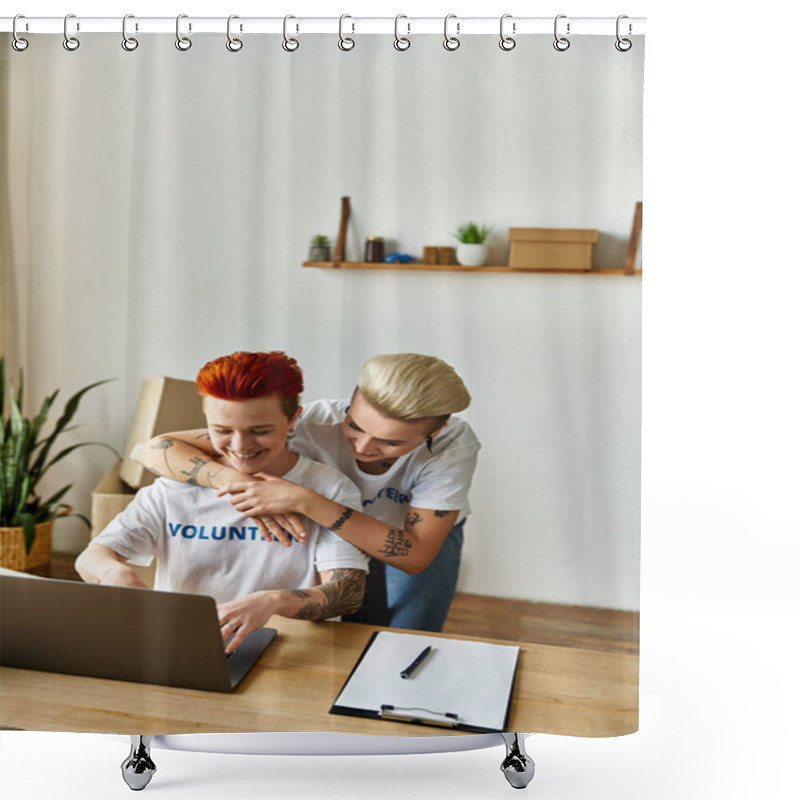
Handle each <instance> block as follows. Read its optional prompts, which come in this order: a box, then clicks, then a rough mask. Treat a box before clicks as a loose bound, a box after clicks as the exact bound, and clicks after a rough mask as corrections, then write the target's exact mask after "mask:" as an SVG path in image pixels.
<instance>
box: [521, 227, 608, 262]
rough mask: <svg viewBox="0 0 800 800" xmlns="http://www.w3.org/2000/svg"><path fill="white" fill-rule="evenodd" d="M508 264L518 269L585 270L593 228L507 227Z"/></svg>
mask: <svg viewBox="0 0 800 800" xmlns="http://www.w3.org/2000/svg"><path fill="white" fill-rule="evenodd" d="M508 240H509V255H508V265H509V266H510V267H517V268H521V269H548V270H570V271H575V270H578V271H588V270H590V269H591V268H592V256H593V254H594V245H595V242H597V231H596V230H581V229H578V228H509V231H508Z"/></svg>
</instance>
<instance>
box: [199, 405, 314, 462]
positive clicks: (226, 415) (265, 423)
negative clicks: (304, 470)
mask: <svg viewBox="0 0 800 800" xmlns="http://www.w3.org/2000/svg"><path fill="white" fill-rule="evenodd" d="M203 410H204V411H205V415H206V421H207V423H208V432H209V435H210V437H211V444H212V445H213V446H214V449H215V450H216V451H217V452H218V453H219V454H220V455H221V456H223V458H224V459H225V462H226V463H227V465H228V466H230V467H233V468H234V469H236V470H239V472H246V473H247V474H248V475H254V474H255V473H257V472H266V473H268V474H270V475H282V474H283V473H285V472H287V471H288V470H289V469H290V468H291V467H292V466H293V465H294V462H295V461H296V460H297V457H296V456H295V455H294V454H293V453H291V452H290V451H289V450H287V449H286V435H287V434H288V433H289V431H290V430H291V429H292V428H293V427H294V423H295V421H296V420H297V417H298V416H299V414H300V409H298V410H297V413H296V414H295V415H294V416H293V417H292V418H291V419H290V418H288V417H287V416H286V414H285V413H284V411H283V409H282V408H281V399H280V397H278V395H275V394H272V395H268V396H267V397H254V398H251V399H248V400H220V399H219V398H218V397H208V396H206V397H204V398H203Z"/></svg>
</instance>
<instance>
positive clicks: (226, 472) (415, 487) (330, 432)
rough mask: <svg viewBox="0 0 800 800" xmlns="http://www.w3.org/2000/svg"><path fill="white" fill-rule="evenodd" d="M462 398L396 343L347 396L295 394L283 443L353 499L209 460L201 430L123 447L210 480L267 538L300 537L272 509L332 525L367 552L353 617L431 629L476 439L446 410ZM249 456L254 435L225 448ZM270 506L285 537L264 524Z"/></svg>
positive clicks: (436, 370) (452, 374)
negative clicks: (348, 483) (356, 498)
mask: <svg viewBox="0 0 800 800" xmlns="http://www.w3.org/2000/svg"><path fill="white" fill-rule="evenodd" d="M469 403H470V396H469V393H468V392H467V389H466V387H465V386H464V383H463V381H462V380H461V378H460V377H459V376H458V374H457V373H456V371H455V370H454V369H453V368H452V367H451V366H450V365H449V364H446V363H445V362H444V361H442V360H441V359H439V358H435V357H433V356H427V355H419V354H416V353H399V354H391V355H379V356H375V357H373V358H371V359H370V360H369V361H367V362H366V364H364V366H363V367H362V369H361V372H360V373H359V377H358V385H357V387H356V389H355V391H354V393H353V396H352V398H351V399H350V400H316V401H314V402H311V403H309V404H308V405H306V406H305V407H304V408H303V411H302V414H301V416H300V418H299V420H298V421H297V423H296V425H295V434H296V435H295V437H294V438H293V439H292V440H291V443H290V449H291V450H292V451H293V452H296V453H300V454H302V455H305V456H307V457H309V458H312V459H314V460H316V461H320V462H322V463H325V464H330V465H331V466H334V467H336V468H337V469H339V470H340V471H341V472H343V473H344V474H345V475H347V476H348V477H349V478H350V479H351V480H353V481H354V483H355V484H356V485H357V486H358V488H359V490H360V491H361V502H362V509H360V510H355V509H352V508H348V507H346V506H344V505H342V504H341V503H337V502H336V501H335V500H331V499H329V498H327V497H324V496H323V495H321V494H318V493H316V492H314V491H312V490H310V489H308V488H307V487H304V486H298V485H297V484H294V483H291V482H290V481H287V480H285V479H283V478H279V477H275V476H272V475H267V474H261V473H258V474H256V475H253V474H246V473H245V472H244V471H241V472H240V471H238V470H237V469H234V468H231V467H229V466H225V465H222V464H220V463H219V462H217V461H215V460H214V455H215V453H214V450H213V448H212V447H211V446H210V441H209V434H208V432H207V431H188V432H183V433H170V434H164V435H162V436H159V437H156V438H155V439H152V440H151V441H150V442H147V443H145V444H142V445H139V446H137V448H136V449H135V450H134V453H133V456H134V458H136V459H137V460H138V461H140V462H141V463H142V464H144V466H146V467H147V468H148V469H151V470H153V471H155V472H157V473H158V474H160V475H164V476H166V477H170V478H173V479H175V480H180V481H184V482H186V481H187V480H188V481H189V482H194V483H197V484H199V485H202V486H209V487H212V488H215V489H217V490H218V494H219V495H220V496H227V497H228V499H229V501H230V503H231V504H232V505H233V506H234V508H236V510H237V511H239V512H241V513H243V514H245V515H246V516H248V517H251V518H253V519H255V520H256V521H257V522H258V523H259V527H260V528H261V530H262V532H263V533H264V535H265V536H266V537H267V538H269V537H270V536H271V535H274V536H275V537H276V538H278V539H280V540H281V541H282V542H283V543H284V544H286V545H289V546H302V542H303V541H304V538H305V536H304V531H303V529H302V526H301V525H299V524H297V520H296V517H293V516H289V517H288V518H287V517H285V516H281V515H287V514H288V515H294V514H302V515H304V516H306V517H307V518H308V519H310V520H312V521H314V522H316V523H318V524H320V525H323V526H324V527H326V528H328V529H329V530H331V531H335V532H336V533H337V534H338V535H339V536H340V537H341V538H342V539H345V540H346V541H348V542H350V543H351V544H354V545H355V546H356V547H358V548H359V549H361V550H363V551H364V552H365V553H368V554H369V555H370V556H371V557H372V563H371V564H370V574H369V577H368V581H367V600H366V601H365V604H364V607H363V609H362V612H361V613H360V614H359V615H356V617H355V618H356V619H357V620H358V621H362V622H369V623H371V624H377V625H390V626H391V627H396V628H411V629H415V630H428V631H440V630H441V629H442V626H443V624H444V620H445V617H446V616H447V612H448V609H449V607H450V602H451V600H452V598H453V594H454V592H455V587H456V580H457V578H458V570H459V565H460V560H461V549H462V544H463V535H464V534H463V527H464V520H465V519H466V516H467V514H468V513H469V503H468V493H469V487H470V484H471V482H472V475H473V473H474V470H475V465H476V463H477V456H478V450H479V449H480V443H479V442H478V440H477V438H476V437H475V434H474V433H473V432H472V429H471V428H470V426H469V425H468V424H467V423H466V422H465V421H464V420H463V419H459V418H458V417H453V416H451V415H452V414H454V413H457V412H459V411H463V410H464V409H465V408H467V406H468V405H469ZM258 455H259V453H258V448H257V446H256V444H255V443H253V444H252V445H251V444H249V443H244V444H243V445H242V452H240V453H236V454H234V456H236V457H237V458H239V459H240V463H241V464H242V468H244V465H246V464H247V462H248V460H249V459H253V458H257V457H258ZM230 461H231V459H229V463H230ZM276 516H277V519H278V520H279V521H280V524H281V525H283V527H284V528H285V529H287V530H290V531H291V532H292V536H287V535H286V534H285V532H283V531H281V529H280V527H279V526H278V525H276V524H275V519H276ZM270 518H271V519H270ZM292 539H296V540H297V541H298V542H299V543H300V544H295V545H292ZM383 565H386V569H385V582H386V586H385V590H384V588H383V586H382V585H381V582H382V578H383V570H382V569H381V567H382V566H383ZM384 591H385V597H386V599H385V603H386V608H385V609H384V608H383V606H384V597H383V595H384Z"/></svg>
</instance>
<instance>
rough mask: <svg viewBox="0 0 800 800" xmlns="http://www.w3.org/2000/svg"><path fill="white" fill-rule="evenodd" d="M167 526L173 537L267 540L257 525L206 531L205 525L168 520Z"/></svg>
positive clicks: (220, 526)
mask: <svg viewBox="0 0 800 800" xmlns="http://www.w3.org/2000/svg"><path fill="white" fill-rule="evenodd" d="M167 528H168V530H169V534H170V536H172V538H173V539H175V538H177V537H178V536H180V537H181V538H183V539H195V538H196V539H198V540H199V539H205V540H206V541H211V540H213V541H216V542H221V541H224V540H225V539H230V540H231V541H239V542H246V541H247V539H248V535H249V539H250V541H251V542H257V541H261V542H266V541H267V539H265V538H264V537H263V536H262V535H261V532H260V531H259V530H258V528H257V527H256V526H255V525H247V526H244V527H241V528H237V527H236V526H235V525H230V526H226V525H219V526H217V525H213V526H211V527H210V528H209V530H208V531H206V526H205V525H199V526H198V525H186V524H184V523H182V522H167ZM287 535H288V536H289V538H290V539H291V540H292V541H295V538H294V537H293V536H292V535H291V534H287ZM277 541H278V540H277V539H273V542H277Z"/></svg>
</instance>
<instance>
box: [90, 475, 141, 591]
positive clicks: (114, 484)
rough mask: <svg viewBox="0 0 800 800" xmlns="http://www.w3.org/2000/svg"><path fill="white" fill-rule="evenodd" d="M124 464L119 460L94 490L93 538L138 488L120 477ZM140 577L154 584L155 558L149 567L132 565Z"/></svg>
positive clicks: (128, 501) (123, 508) (131, 498)
mask: <svg viewBox="0 0 800 800" xmlns="http://www.w3.org/2000/svg"><path fill="white" fill-rule="evenodd" d="M121 465H122V462H121V461H117V462H116V464H114V466H113V467H111V469H110V470H109V471H108V472H107V473H106V474H105V475H104V476H103V478H102V480H101V481H100V483H98V484H97V486H95V488H94V491H92V539H94V537H95V536H97V534H98V533H100V531H102V530H103V528H105V527H106V525H108V523H109V522H111V520H112V519H114V517H116V516H117V514H119V513H120V512H121V511H124V510H125V509H126V508H127V506H128V503H130V502H131V500H133V498H134V496H135V494H136V490H135V489H131V487H130V486H127V485H126V484H125V483H124V482H123V481H122V479H121V478H120V475H119V472H120V467H121ZM131 566H132V567H133V569H134V570H135V571H136V573H137V574H138V575H139V577H140V578H141V579H142V580H143V581H144V582H145V583H146V584H147V585H148V586H152V585H153V579H154V577H155V560H154V561H153V563H152V564H150V566H148V567H138V566H135V565H131Z"/></svg>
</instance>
